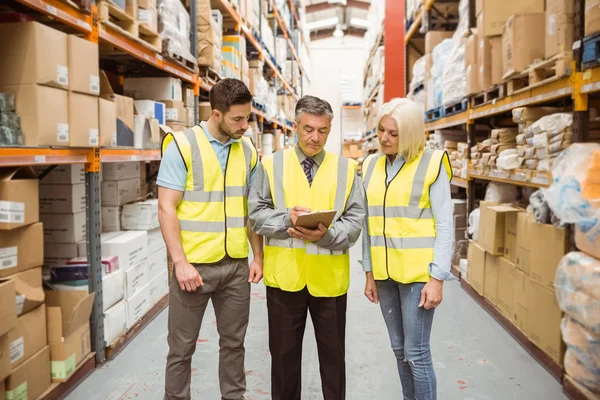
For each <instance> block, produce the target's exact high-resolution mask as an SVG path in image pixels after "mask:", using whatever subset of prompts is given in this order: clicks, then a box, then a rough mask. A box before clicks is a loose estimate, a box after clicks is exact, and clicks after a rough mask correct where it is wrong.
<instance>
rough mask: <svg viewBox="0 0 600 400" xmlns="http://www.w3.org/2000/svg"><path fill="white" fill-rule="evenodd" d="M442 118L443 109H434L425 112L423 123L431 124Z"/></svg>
mask: <svg viewBox="0 0 600 400" xmlns="http://www.w3.org/2000/svg"><path fill="white" fill-rule="evenodd" d="M443 116H444V107H438V108H434V109H433V110H429V111H425V122H433V121H437V120H438V119H440V118H442V117H443Z"/></svg>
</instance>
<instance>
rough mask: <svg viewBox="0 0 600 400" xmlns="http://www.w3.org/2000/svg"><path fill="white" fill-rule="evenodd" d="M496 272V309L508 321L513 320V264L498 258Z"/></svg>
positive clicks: (514, 273)
mask: <svg viewBox="0 0 600 400" xmlns="http://www.w3.org/2000/svg"><path fill="white" fill-rule="evenodd" d="M499 267H500V268H499V270H498V309H499V310H500V312H501V313H502V315H504V316H505V317H506V318H508V319H509V320H511V321H512V320H513V318H514V301H515V283H516V281H517V268H516V267H515V264H513V263H512V262H510V261H509V260H507V259H506V258H504V257H500V260H499Z"/></svg>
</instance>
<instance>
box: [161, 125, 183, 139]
mask: <svg viewBox="0 0 600 400" xmlns="http://www.w3.org/2000/svg"><path fill="white" fill-rule="evenodd" d="M166 126H167V127H168V128H169V130H168V132H183V131H184V130H185V124H182V123H179V122H167V124H166ZM163 128H164V126H161V130H162V129H163ZM162 135H163V133H162V132H161V136H162Z"/></svg>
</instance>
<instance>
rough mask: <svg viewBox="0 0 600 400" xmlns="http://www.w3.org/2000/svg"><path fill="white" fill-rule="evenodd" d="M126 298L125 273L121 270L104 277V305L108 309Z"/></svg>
mask: <svg viewBox="0 0 600 400" xmlns="http://www.w3.org/2000/svg"><path fill="white" fill-rule="evenodd" d="M124 298H125V273H124V272H123V271H121V270H118V271H115V272H112V273H110V274H107V275H104V276H103V277H102V306H103V308H104V310H103V311H106V310H108V309H109V308H111V307H112V306H114V305H115V304H117V303H118V302H119V301H121V300H123V299H124Z"/></svg>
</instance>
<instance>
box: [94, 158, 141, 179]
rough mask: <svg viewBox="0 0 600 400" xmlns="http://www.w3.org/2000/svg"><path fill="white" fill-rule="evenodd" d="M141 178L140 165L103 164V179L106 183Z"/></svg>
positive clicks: (125, 163)
mask: <svg viewBox="0 0 600 400" xmlns="http://www.w3.org/2000/svg"><path fill="white" fill-rule="evenodd" d="M139 177H140V163H136V162H117V163H104V164H102V178H103V180H105V181H122V180H126V179H133V178H139Z"/></svg>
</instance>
